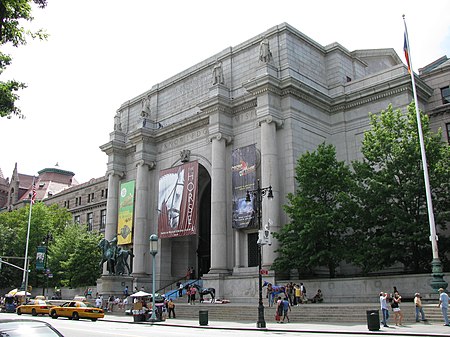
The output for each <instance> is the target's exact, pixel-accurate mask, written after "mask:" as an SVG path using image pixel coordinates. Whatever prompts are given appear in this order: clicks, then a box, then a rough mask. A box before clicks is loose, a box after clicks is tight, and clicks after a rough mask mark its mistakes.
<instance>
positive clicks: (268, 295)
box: [266, 283, 274, 307]
mask: <svg viewBox="0 0 450 337" xmlns="http://www.w3.org/2000/svg"><path fill="white" fill-rule="evenodd" d="M266 298H267V300H268V302H269V307H273V300H274V294H273V287H272V283H269V284H267V290H266Z"/></svg>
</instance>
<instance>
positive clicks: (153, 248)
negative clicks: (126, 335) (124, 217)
mask: <svg viewBox="0 0 450 337" xmlns="http://www.w3.org/2000/svg"><path fill="white" fill-rule="evenodd" d="M150 254H152V256H153V259H152V315H151V317H150V320H151V321H153V322H154V321H156V306H155V287H156V277H155V273H156V258H155V257H156V254H158V235H156V234H152V235H150Z"/></svg>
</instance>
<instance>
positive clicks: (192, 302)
mask: <svg viewBox="0 0 450 337" xmlns="http://www.w3.org/2000/svg"><path fill="white" fill-rule="evenodd" d="M195 294H197V288H196V287H195V286H192V287H191V304H192V305H194V304H195Z"/></svg>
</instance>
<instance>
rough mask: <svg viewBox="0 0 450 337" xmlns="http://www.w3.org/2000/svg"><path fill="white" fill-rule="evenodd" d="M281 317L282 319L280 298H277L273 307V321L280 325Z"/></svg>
mask: <svg viewBox="0 0 450 337" xmlns="http://www.w3.org/2000/svg"><path fill="white" fill-rule="evenodd" d="M281 317H283V301H282V300H281V297H280V296H278V299H277V304H276V306H275V320H276V321H277V323H281Z"/></svg>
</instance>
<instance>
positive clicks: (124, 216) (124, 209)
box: [117, 180, 135, 245]
mask: <svg viewBox="0 0 450 337" xmlns="http://www.w3.org/2000/svg"><path fill="white" fill-rule="evenodd" d="M134 187H135V181H134V180H131V181H128V182H126V183H122V184H121V185H120V196H119V219H118V223H117V244H118V245H126V244H129V243H132V242H133V217H134Z"/></svg>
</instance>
